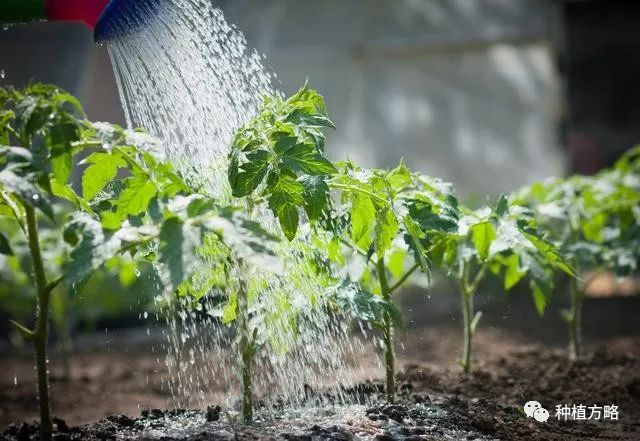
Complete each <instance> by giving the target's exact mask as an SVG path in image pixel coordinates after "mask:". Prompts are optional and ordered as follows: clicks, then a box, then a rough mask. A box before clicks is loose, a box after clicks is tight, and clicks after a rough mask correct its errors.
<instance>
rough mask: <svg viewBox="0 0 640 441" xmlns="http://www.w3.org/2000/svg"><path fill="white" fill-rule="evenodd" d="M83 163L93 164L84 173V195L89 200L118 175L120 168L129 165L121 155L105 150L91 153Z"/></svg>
mask: <svg viewBox="0 0 640 441" xmlns="http://www.w3.org/2000/svg"><path fill="white" fill-rule="evenodd" d="M83 163H89V164H91V165H90V166H89V167H87V169H86V170H85V171H84V173H83V174H82V195H83V196H84V198H85V199H86V200H88V201H90V200H92V199H93V198H94V197H95V196H96V195H97V194H98V193H99V192H100V191H102V190H103V189H104V187H105V185H107V183H108V182H109V181H111V180H113V179H114V178H115V177H116V175H117V174H118V169H119V168H121V167H126V165H127V163H126V162H125V161H124V159H122V158H121V157H119V156H116V155H111V154H109V153H103V152H96V153H93V154H91V155H90V156H89V157H87V158H86V159H85V160H84V161H83ZM63 182H64V181H63Z"/></svg>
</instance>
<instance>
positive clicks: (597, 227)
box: [582, 213, 608, 243]
mask: <svg viewBox="0 0 640 441" xmlns="http://www.w3.org/2000/svg"><path fill="white" fill-rule="evenodd" d="M607 220H608V216H607V214H606V213H598V214H596V215H595V216H591V217H590V218H588V219H585V221H584V223H583V224H582V234H584V237H585V238H586V239H587V240H588V241H591V242H595V243H600V242H602V241H603V229H604V227H605V226H606V225H607Z"/></svg>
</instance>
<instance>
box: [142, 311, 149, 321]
mask: <svg viewBox="0 0 640 441" xmlns="http://www.w3.org/2000/svg"><path fill="white" fill-rule="evenodd" d="M142 317H144V319H145V320H146V319H148V318H149V313H148V312H147V311H145V312H144V314H142Z"/></svg>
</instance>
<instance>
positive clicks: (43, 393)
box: [24, 204, 53, 441]
mask: <svg viewBox="0 0 640 441" xmlns="http://www.w3.org/2000/svg"><path fill="white" fill-rule="evenodd" d="M24 208H25V213H26V218H27V234H28V238H29V250H30V252H31V258H32V261H33V272H34V276H35V283H36V289H37V292H38V309H37V316H36V329H35V331H34V333H33V340H32V341H33V346H34V349H35V353H36V368H37V371H38V396H39V401H40V439H41V440H42V441H50V440H51V436H52V432H53V425H52V423H51V408H50V405H49V376H48V372H47V340H48V322H49V320H48V318H49V302H50V300H51V292H50V291H48V290H47V278H46V275H45V271H44V264H43V262H42V252H41V250H40V241H39V238H38V223H37V220H36V213H35V210H34V209H33V207H31V206H29V205H27V204H25V207H24Z"/></svg>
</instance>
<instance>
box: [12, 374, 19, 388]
mask: <svg viewBox="0 0 640 441" xmlns="http://www.w3.org/2000/svg"><path fill="white" fill-rule="evenodd" d="M13 385H14V386H17V385H18V376H17V375H14V376H13Z"/></svg>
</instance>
